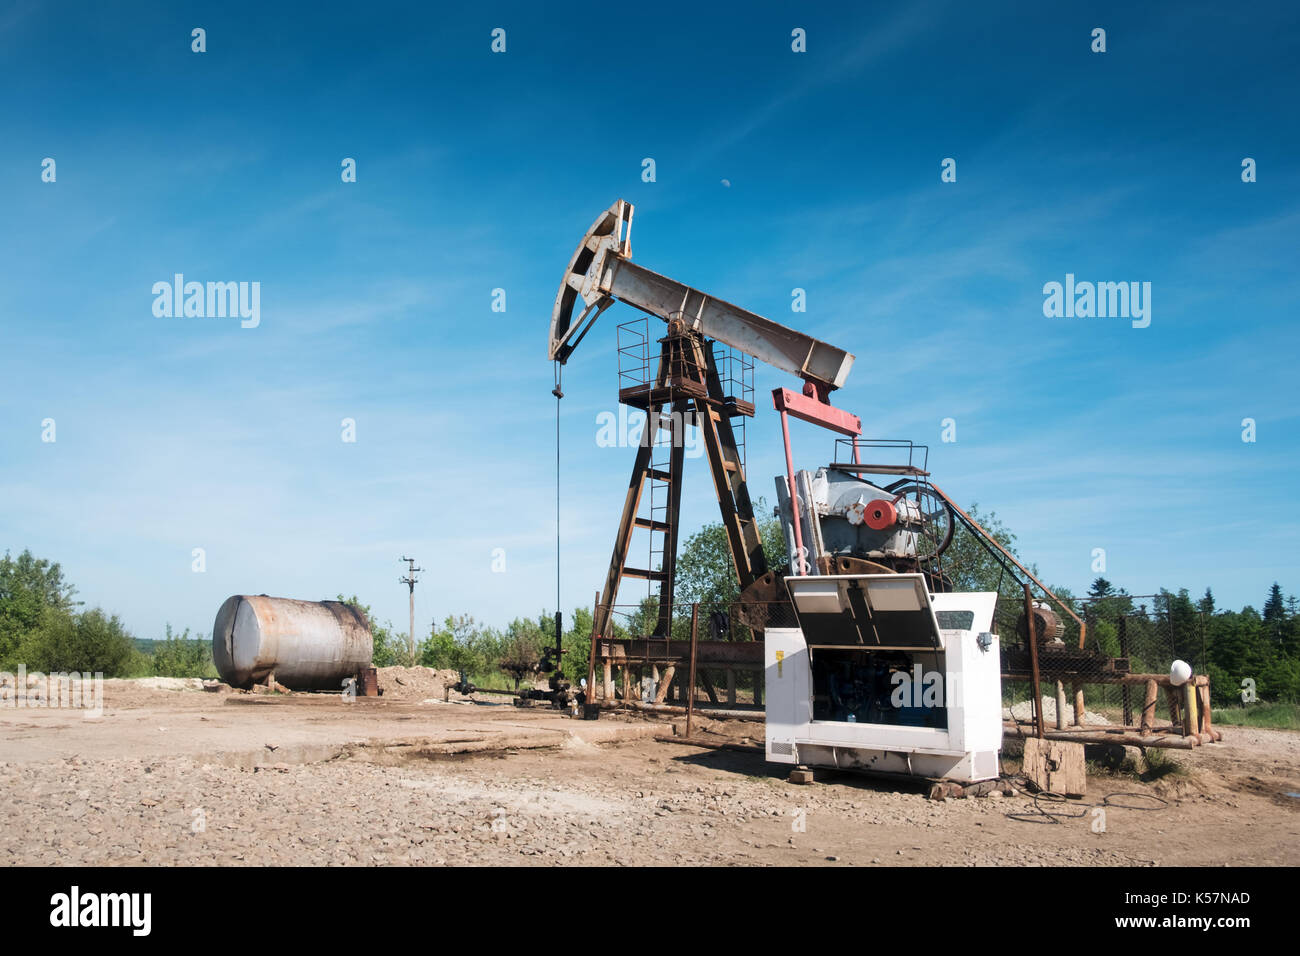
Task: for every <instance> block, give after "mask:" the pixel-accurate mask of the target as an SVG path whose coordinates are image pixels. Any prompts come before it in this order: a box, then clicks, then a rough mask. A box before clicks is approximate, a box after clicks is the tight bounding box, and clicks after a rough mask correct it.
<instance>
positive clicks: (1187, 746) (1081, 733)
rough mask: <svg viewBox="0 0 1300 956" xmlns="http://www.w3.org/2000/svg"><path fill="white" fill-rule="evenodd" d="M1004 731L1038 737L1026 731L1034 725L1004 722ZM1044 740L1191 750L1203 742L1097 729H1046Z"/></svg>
mask: <svg viewBox="0 0 1300 956" xmlns="http://www.w3.org/2000/svg"><path fill="white" fill-rule="evenodd" d="M1003 730H1004V732H1006V733H1008V734H1010V735H1011V736H1012V737H1013V738H1014V739H1016V740H1024V741H1025V742H1026V743H1028V742H1029V741H1031V740H1035V739H1037V738H1035V737H1033V736H1030V734H1029V733H1026V731H1027V730H1028V731H1031V732H1032V730H1033V728H1032V727H1029V728H1026V727H1019V726H1016V725H1015V724H1003ZM1043 739H1044V740H1067V741H1072V742H1074V743H1080V744H1123V745H1125V746H1127V747H1165V748H1168V749H1171V750H1191V749H1192V748H1193V747H1195V746H1197V745H1198V744H1199V743H1201V742H1202V740H1201V738H1200V737H1183V736H1181V735H1179V736H1175V735H1174V734H1159V735H1157V734H1150V735H1144V734H1134V733H1111V732H1107V731H1097V730H1049V731H1046V733H1045V736H1044V738H1043Z"/></svg>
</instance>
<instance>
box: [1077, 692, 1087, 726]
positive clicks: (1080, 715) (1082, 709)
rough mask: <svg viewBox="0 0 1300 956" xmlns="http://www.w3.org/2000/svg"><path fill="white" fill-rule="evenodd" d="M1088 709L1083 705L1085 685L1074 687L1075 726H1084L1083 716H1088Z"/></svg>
mask: <svg viewBox="0 0 1300 956" xmlns="http://www.w3.org/2000/svg"><path fill="white" fill-rule="evenodd" d="M1087 712H1088V711H1087V708H1086V707H1084V705H1083V685H1082V684H1075V685H1074V726H1076V727H1082V726H1083V715H1084V714H1086V713H1087Z"/></svg>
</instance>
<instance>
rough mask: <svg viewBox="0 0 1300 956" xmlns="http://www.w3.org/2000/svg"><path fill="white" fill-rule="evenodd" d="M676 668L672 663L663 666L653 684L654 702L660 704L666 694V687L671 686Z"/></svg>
mask: <svg viewBox="0 0 1300 956" xmlns="http://www.w3.org/2000/svg"><path fill="white" fill-rule="evenodd" d="M676 670H677V668H676V667H674V666H673V665H672V664H669V665H668V666H667V667H665V668H664V672H663V675H662V676H661V677H660V678H659V679H658V683H657V684H656V686H655V703H656V704H662V703H663V702H664V698H665V697H667V696H668V688H670V687H672V686H673V673H674V672H675V671H676Z"/></svg>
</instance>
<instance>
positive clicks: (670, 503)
mask: <svg viewBox="0 0 1300 956" xmlns="http://www.w3.org/2000/svg"><path fill="white" fill-rule="evenodd" d="M632 214H633V207H632V204H631V203H628V202H625V201H623V200H619V201H618V202H616V203H615V204H614V205H612V206H610V208H609V209H607V210H606V211H605V212H604V213H602V214H601V216H600V217H599V218H598V219H597V220H596V221H595V222H594V223H592V225H591V228H590V229H588V230H587V233H586V235H585V236H584V237H583V239H582V242H581V243H579V244H578V247H577V249H576V251H575V252H574V254H573V256H572V258H571V259H570V261H569V265H568V269H567V270H566V272H565V276H564V281H563V282H562V283H561V285H560V289H559V292H558V294H557V295H556V298H555V306H554V309H553V310H552V313H551V328H550V349H549V354H550V357H551V359H552V360H553V361H556V362H559V363H561V364H563V363H564V362H566V361H567V360H568V358H569V356H571V355H572V354H573V351H574V349H576V348H577V346H578V344H579V343H580V342H581V341H582V339H583V338H584V337H585V336H586V334H587V333H588V332H589V331H590V330H591V328H592V326H593V325H594V324H595V322H596V320H597V319H598V318H599V317H600V315H601V313H603V312H604V311H605V310H606V309H608V308H609V307H610V306H611V305H613V303H614V302H616V301H618V302H623V303H626V304H627V305H631V306H633V307H634V308H636V309H639V310H641V311H642V312H644V313H646V314H647V315H650V316H653V317H655V318H658V319H661V320H663V321H664V322H666V323H667V326H668V332H667V335H666V336H664V337H663V338H662V339H660V340H659V345H660V351H659V357H658V366H657V369H656V370H655V371H654V373H653V375H652V376H649V377H648V380H647V381H645V382H644V383H633V384H630V385H628V387H625V388H621V389H620V390H619V401H620V402H623V403H624V404H627V405H630V406H632V407H634V408H639V409H641V410H643V411H645V413H646V415H647V421H646V427H645V430H644V432H643V433H642V437H641V442H640V444H639V447H638V449H637V454H636V460H635V463H634V465H633V468H632V477H631V480H630V481H629V483H628V489H627V495H626V498H625V499H624V504H623V512H622V516H621V518H620V520H619V525H618V532H617V534H616V537H615V541H614V551H613V555H612V557H611V558H610V563H609V570H608V572H607V574H606V577H605V582H604V587H603V590H602V592H601V599H600V601H599V603H598V605H597V608H596V613H595V621H594V633H595V634H597V635H604V634H607V633H608V631H609V624H610V617H611V613H612V610H613V606H614V603H615V601H616V599H617V596H618V591H619V586H620V584H621V583H622V581H623V579H624V578H639V579H645V580H648V581H650V582H653V583H658V585H659V600H658V622H657V624H656V627H655V629H654V634H653V636H655V637H661V638H667V637H668V636H669V634H670V629H671V623H672V615H673V592H674V584H675V580H674V578H675V573H674V572H675V570H676V569H675V564H676V553H677V543H678V532H679V527H678V523H679V517H680V512H681V489H682V466H683V464H684V457H685V455H684V446H685V441H684V437H683V434H682V431H683V430H684V429H685V428H686V427H688V426H689V425H695V426H697V427H698V428H699V430H700V434H701V436H702V438H703V444H704V451H705V454H706V455H707V458H708V462H709V468H710V470H711V472H712V475H713V484H714V488H715V490H716V492H717V498H718V506H719V509H720V511H721V516H722V524H723V527H724V529H725V531H726V536H727V544H728V547H729V549H730V552H731V558H732V563H733V566H734V568H735V572H736V578H737V581H738V582H739V585H740V589H741V592H742V594H743V595H745V597H742V604H749V605H751V606H753V607H758V606H759V605H766V604H768V603H770V602H772V601H773V600H776V601H780V600H781V595H780V594H779V592H778V586H777V585H778V581H779V575H778V574H776V573H774V572H773V571H772V570H771V569H769V568H768V566H767V559H766V557H765V555H764V553H763V542H762V540H761V536H760V534H759V527H758V522H757V521H756V519H755V515H754V508H753V503H752V501H751V499H750V495H749V488H748V486H747V484H746V479H745V470H744V462H743V461H742V459H741V456H740V453H739V449H738V447H737V441H736V435H735V428H734V426H733V420H735V419H736V418H738V417H741V416H744V417H752V416H753V414H754V406H753V404H752V403H750V402H746V401H744V400H743V399H742V398H740V397H738V396H736V395H734V394H728V393H727V392H726V391H725V390H724V388H723V384H722V379H721V377H720V375H719V367H718V356H717V355H716V354H715V350H714V343H715V342H718V343H723V344H724V345H727V346H730V347H731V348H733V349H735V350H738V351H739V352H741V353H743V354H745V355H747V356H750V357H752V358H753V359H756V360H758V361H761V362H765V363H766V364H768V365H772V366H774V367H775V368H779V369H782V370H783V371H787V372H791V373H793V374H795V375H797V376H798V377H799V378H801V379H803V381H804V386H803V391H802V393H801V394H796V393H793V392H789V391H788V390H784V389H783V390H780V391H781V392H782V393H784V394H783V395H781V396H780V397H779V398H778V399H777V401H778V403H779V404H778V408H780V409H781V410H782V413H783V419H784V416H785V413H786V412H788V413H789V414H792V415H795V416H796V417H800V418H806V419H808V420H811V421H817V422H819V423H821V424H826V425H828V427H832V428H835V429H836V430H839V431H841V432H842V433H844V434H848V435H856V434H858V433H859V432H860V430H861V429H860V423H859V422H858V419H857V417H856V416H854V415H850V414H848V413H847V412H842V411H840V410H839V409H836V408H834V407H833V406H831V405H830V403H829V396H830V393H831V392H832V391H833V390H834V389H837V388H839V387H840V386H841V385H843V384H844V381H845V379H847V378H848V374H849V370H850V369H851V368H852V367H853V356H852V355H851V354H849V353H848V352H846V351H844V350H843V349H840V348H836V347H835V346H833V345H829V344H827V343H826V342H821V341H819V340H817V339H815V338H812V337H811V336H808V335H805V334H803V333H802V332H797V331H795V330H794V329H791V328H787V327H786V326H784V325H781V324H779V323H777V322H773V321H772V320H771V319H767V318H764V317H763V316H761V315H757V314H755V313H753V312H749V311H747V310H746V309H742V308H740V307H739V306H736V305H732V304H731V303H730V302H725V301H723V300H722V299H719V298H716V297H714V296H711V295H709V294H707V293H705V292H702V291H700V290H699V289H695V288H692V287H691V286H688V285H686V284H685V283H682V282H678V281H677V280H675V279H670V278H668V277H667V276H664V275H660V274H659V273H656V272H652V271H651V270H649V269H647V268H645V267H643V266H640V265H637V264H635V263H633V262H632V261H631V254H632V250H631V233H632ZM579 300H581V301H582V304H583V308H582V310H581V312H580V313H579V314H578V315H577V316H576V317H575V316H574V311H575V309H576V308H577V303H578V301H579ZM661 432H662V433H666V436H667V438H668V442H667V443H668V444H669V446H670V447H671V452H670V454H669V458H668V462H667V465H668V467H667V468H666V469H665V468H657V467H654V463H653V462H652V460H651V459H652V450H653V449H654V447H655V446H656V444H657V441H658V436H659V434H660V433H661ZM787 434H788V433H787ZM651 482H658V483H662V484H663V485H665V486H666V488H667V507H666V509H665V513H664V514H662V515H659V516H656V515H651V516H650V517H646V516H644V515H641V514H638V507H639V505H640V502H641V500H642V496H643V491H644V489H645V487H646V485H647V483H651ZM795 520H796V521H797V520H798V519H797V517H796V519H795ZM638 528H639V529H643V530H645V531H647V532H649V533H650V534H652V535H662V536H663V540H662V547H661V548H659V549H657V551H658V552H659V553H660V554H661V555H662V564H661V567H658V568H652V567H637V566H633V565H630V564H629V563H628V558H629V547H630V544H631V539H632V535H633V532H634V530H636V529H638ZM791 543H792V544H795V545H796V547H797V546H798V544H797V543H796V542H791ZM751 617H753V618H755V619H754V620H752V621H751V623H753V624H754V625H755V626H758V627H760V628H761V626H762V624H763V621H762V620H761V617H762V613H761V612H756V611H755V612H751Z"/></svg>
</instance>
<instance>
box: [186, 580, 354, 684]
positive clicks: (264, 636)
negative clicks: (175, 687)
mask: <svg viewBox="0 0 1300 956" xmlns="http://www.w3.org/2000/svg"><path fill="white" fill-rule="evenodd" d="M373 653H374V643H373V641H372V640H371V637H370V622H369V621H367V620H366V616H365V615H364V614H362V613H361V611H360V610H359V609H358V608H355V607H353V606H352V605H350V604H343V603H341V602H339V601H295V600H293V599H292V598H275V597H267V596H266V595H265V594H257V595H250V594H236V595H235V596H234V597H230V598H227V599H226V602H225V603H224V604H222V605H221V609H220V610H219V611H217V620H216V623H215V624H213V626H212V659H213V661H215V662H216V665H217V672H218V673H219V674H220V675H221V679H222V680H224V681H225V682H226V683H227V684H229V685H230V686H232V687H252V686H253V685H254V684H260V683H264V682H265V681H266V679H267V677H269V676H270V675H271V674H272V673H274V674H275V680H276V683H279V684H283V685H284V686H285V687H288V688H289V689H290V690H340V689H341V688H342V685H343V681H344V679H345V678H348V677H355V676H357V673H358V671H360V669H361V668H363V667H369V666H370V659H371V656H372V655H373Z"/></svg>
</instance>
